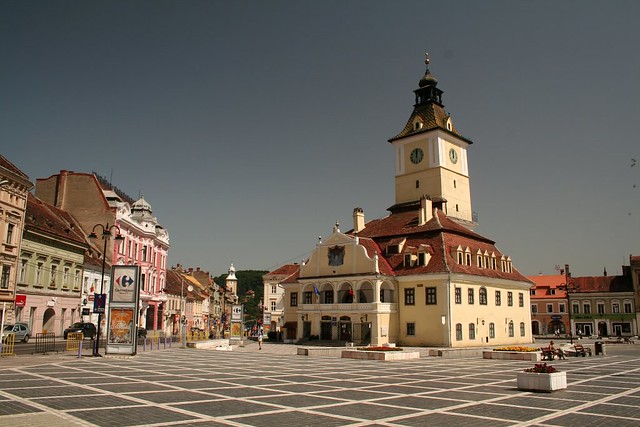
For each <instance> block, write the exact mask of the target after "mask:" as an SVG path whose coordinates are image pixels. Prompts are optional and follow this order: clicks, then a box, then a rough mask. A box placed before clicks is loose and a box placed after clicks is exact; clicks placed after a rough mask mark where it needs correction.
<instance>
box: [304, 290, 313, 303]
mask: <svg viewBox="0 0 640 427" xmlns="http://www.w3.org/2000/svg"><path fill="white" fill-rule="evenodd" d="M303 295H304V297H303V299H304V302H303V304H313V292H311V291H307V292H305V293H304V294H303Z"/></svg>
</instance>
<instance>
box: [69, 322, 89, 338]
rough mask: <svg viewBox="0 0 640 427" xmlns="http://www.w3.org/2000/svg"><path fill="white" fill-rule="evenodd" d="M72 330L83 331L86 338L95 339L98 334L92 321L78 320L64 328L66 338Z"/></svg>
mask: <svg viewBox="0 0 640 427" xmlns="http://www.w3.org/2000/svg"><path fill="white" fill-rule="evenodd" d="M71 332H82V333H83V334H84V337H85V338H91V339H94V338H95V336H96V325H94V324H93V323H91V322H76V323H74V324H73V325H71V326H69V327H68V328H67V329H65V330H64V339H65V340H66V339H67V335H68V334H69V333H71Z"/></svg>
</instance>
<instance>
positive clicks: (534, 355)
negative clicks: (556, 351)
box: [482, 350, 542, 362]
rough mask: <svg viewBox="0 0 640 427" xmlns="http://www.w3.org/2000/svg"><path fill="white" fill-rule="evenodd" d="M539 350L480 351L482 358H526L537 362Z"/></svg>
mask: <svg viewBox="0 0 640 427" xmlns="http://www.w3.org/2000/svg"><path fill="white" fill-rule="evenodd" d="M541 355H542V354H541V353H540V352H539V351H492V350H485V351H483V352H482V358H483V359H498V360H528V361H531V362H539V361H540V360H541V358H542V356H541Z"/></svg>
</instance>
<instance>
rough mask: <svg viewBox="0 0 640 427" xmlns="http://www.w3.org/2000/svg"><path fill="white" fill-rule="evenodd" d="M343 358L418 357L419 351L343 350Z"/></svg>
mask: <svg viewBox="0 0 640 427" xmlns="http://www.w3.org/2000/svg"><path fill="white" fill-rule="evenodd" d="M342 358H343V359H361V360H386V361H389V360H409V359H420V352H419V351H363V350H343V351H342Z"/></svg>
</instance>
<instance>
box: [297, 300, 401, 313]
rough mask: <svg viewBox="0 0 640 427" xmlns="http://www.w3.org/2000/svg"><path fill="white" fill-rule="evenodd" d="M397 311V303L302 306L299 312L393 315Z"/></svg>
mask: <svg viewBox="0 0 640 427" xmlns="http://www.w3.org/2000/svg"><path fill="white" fill-rule="evenodd" d="M396 310H397V305H396V304H395V303H383V302H378V303H375V302H371V303H353V304H302V305H301V306H300V307H299V311H301V312H306V313H310V312H313V313H318V312H329V311H334V312H354V311H355V312H358V313H392V312H394V311H396Z"/></svg>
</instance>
